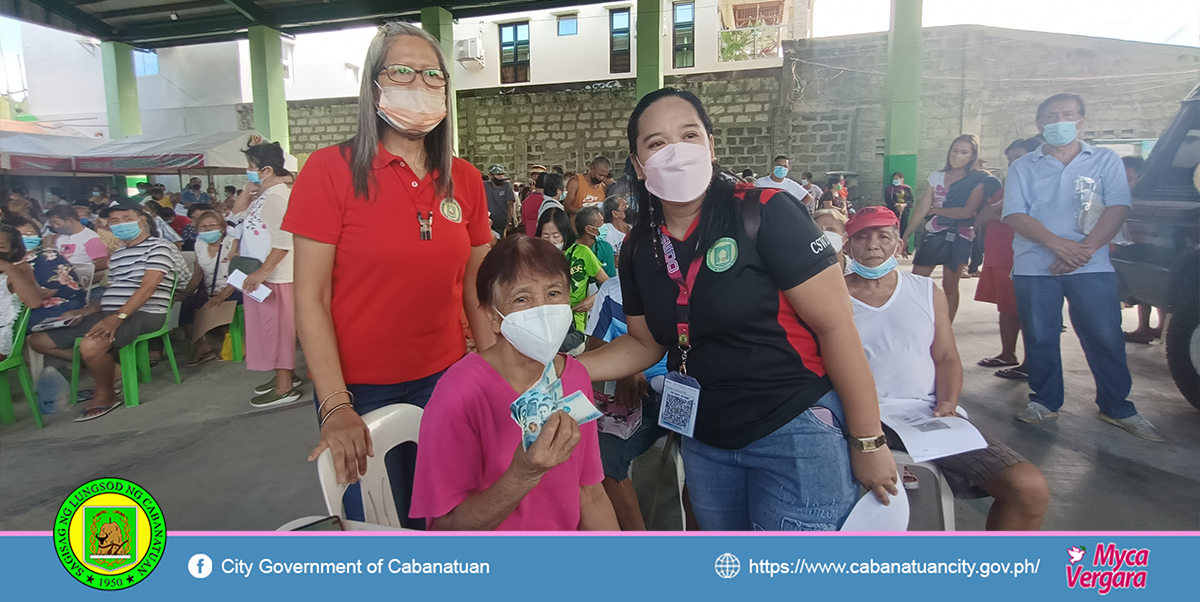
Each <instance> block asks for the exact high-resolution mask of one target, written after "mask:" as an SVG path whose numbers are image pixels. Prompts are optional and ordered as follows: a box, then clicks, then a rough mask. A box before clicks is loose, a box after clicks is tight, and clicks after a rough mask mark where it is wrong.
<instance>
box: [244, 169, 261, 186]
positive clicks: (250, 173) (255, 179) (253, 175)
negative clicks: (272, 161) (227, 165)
mask: <svg viewBox="0 0 1200 602" xmlns="http://www.w3.org/2000/svg"><path fill="white" fill-rule="evenodd" d="M246 179H247V180H250V183H251V184H262V176H259V175H258V171H257V170H254V169H247V170H246Z"/></svg>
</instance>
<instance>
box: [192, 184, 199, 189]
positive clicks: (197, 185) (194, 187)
mask: <svg viewBox="0 0 1200 602" xmlns="http://www.w3.org/2000/svg"><path fill="white" fill-rule="evenodd" d="M192 190H200V185H199V184H192Z"/></svg>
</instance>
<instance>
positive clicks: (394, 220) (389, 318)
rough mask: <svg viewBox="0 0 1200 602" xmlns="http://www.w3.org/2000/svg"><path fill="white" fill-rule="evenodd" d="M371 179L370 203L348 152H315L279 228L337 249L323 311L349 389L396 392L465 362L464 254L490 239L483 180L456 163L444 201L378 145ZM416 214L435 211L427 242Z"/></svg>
mask: <svg viewBox="0 0 1200 602" xmlns="http://www.w3.org/2000/svg"><path fill="white" fill-rule="evenodd" d="M371 175H372V178H371V185H370V196H369V198H363V197H361V196H358V195H356V194H355V193H354V186H353V184H352V182H351V178H352V176H351V173H350V164H349V151H345V152H343V151H342V150H341V149H340V148H339V147H337V146H331V147H328V148H323V149H321V150H318V151H316V152H315V153H313V154H312V155H311V156H310V157H309V158H308V161H307V162H306V163H305V165H304V169H302V170H301V171H300V174H299V175H298V176H297V178H296V184H295V186H294V187H293V188H292V194H291V198H290V200H289V203H288V209H287V215H286V216H285V217H284V219H283V229H284V230H286V231H288V232H291V233H293V234H297V235H299V236H303V237H305V238H309V239H312V240H315V241H317V242H322V243H326V244H331V245H336V246H337V252H336V255H335V256H334V263H333V276H332V279H333V282H332V286H333V291H332V292H333V295H332V301H331V304H330V310H331V312H332V314H333V326H334V329H335V330H336V332H337V341H338V352H339V355H340V358H341V363H342V374H343V376H344V378H345V380H346V382H347V383H350V384H375V385H383V384H398V383H404V382H409V381H413V380H417V379H420V378H424V377H426V376H429V375H431V374H435V373H437V372H440V371H442V370H445V369H446V368H448V367H449V366H450V365H451V364H453V363H454V362H456V361H458V360H459V359H461V358H462V357H463V355H464V354H465V353H466V351H467V347H466V340H465V339H464V338H463V331H462V322H461V321H460V318H461V316H462V311H463V274H464V273H465V272H466V266H467V261H468V260H469V259H470V256H471V248H472V247H477V246H480V245H485V244H487V243H488V242H490V241H491V240H492V235H491V232H490V229H489V224H488V211H487V197H486V195H485V194H484V192H483V180H482V176H480V174H479V170H477V169H475V167H474V166H472V165H471V164H470V163H467V162H466V161H463V160H462V159H457V158H456V159H454V162H453V164H452V167H451V178H452V180H453V182H454V190H453V198H451V199H446V198H443V197H442V195H438V194H437V193H436V192H435V185H434V177H435V174H433V173H429V174H426V176H425V178H424V179H418V178H417V176H416V174H415V173H414V172H413V170H412V168H411V167H410V166H409V165H407V163H406V161H405V160H404V159H403V158H400V157H397V156H395V155H393V154H391V153H389V152H387V151H386V150H385V149H384V148H383V145H380V146H379V147H378V149H377V150H376V155H375V160H374V162H373V163H372V174H371ZM418 211H419V212H421V214H422V215H426V216H427V215H429V214H430V212H432V215H433V218H432V219H433V222H432V230H433V231H432V235H433V236H432V239H431V240H421V239H420V223H419V222H418V221H417V212H418ZM297 269H298V270H301V271H302V270H303V269H304V268H303V266H299V265H298V266H297ZM471 286H474V283H471Z"/></svg>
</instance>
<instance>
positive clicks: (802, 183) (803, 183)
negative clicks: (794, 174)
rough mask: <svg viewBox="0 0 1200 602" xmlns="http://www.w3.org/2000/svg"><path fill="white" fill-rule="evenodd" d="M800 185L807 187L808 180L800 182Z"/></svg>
mask: <svg viewBox="0 0 1200 602" xmlns="http://www.w3.org/2000/svg"><path fill="white" fill-rule="evenodd" d="M800 185H801V186H808V180H807V179H805V180H800Z"/></svg>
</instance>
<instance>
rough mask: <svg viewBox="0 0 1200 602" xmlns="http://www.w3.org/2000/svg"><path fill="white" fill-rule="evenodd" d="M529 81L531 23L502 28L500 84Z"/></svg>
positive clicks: (505, 25) (509, 24) (507, 25)
mask: <svg viewBox="0 0 1200 602" xmlns="http://www.w3.org/2000/svg"><path fill="white" fill-rule="evenodd" d="M527 81H529V21H525V22H522V23H506V24H504V25H501V26H500V83H502V84H517V83H522V82H527Z"/></svg>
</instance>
